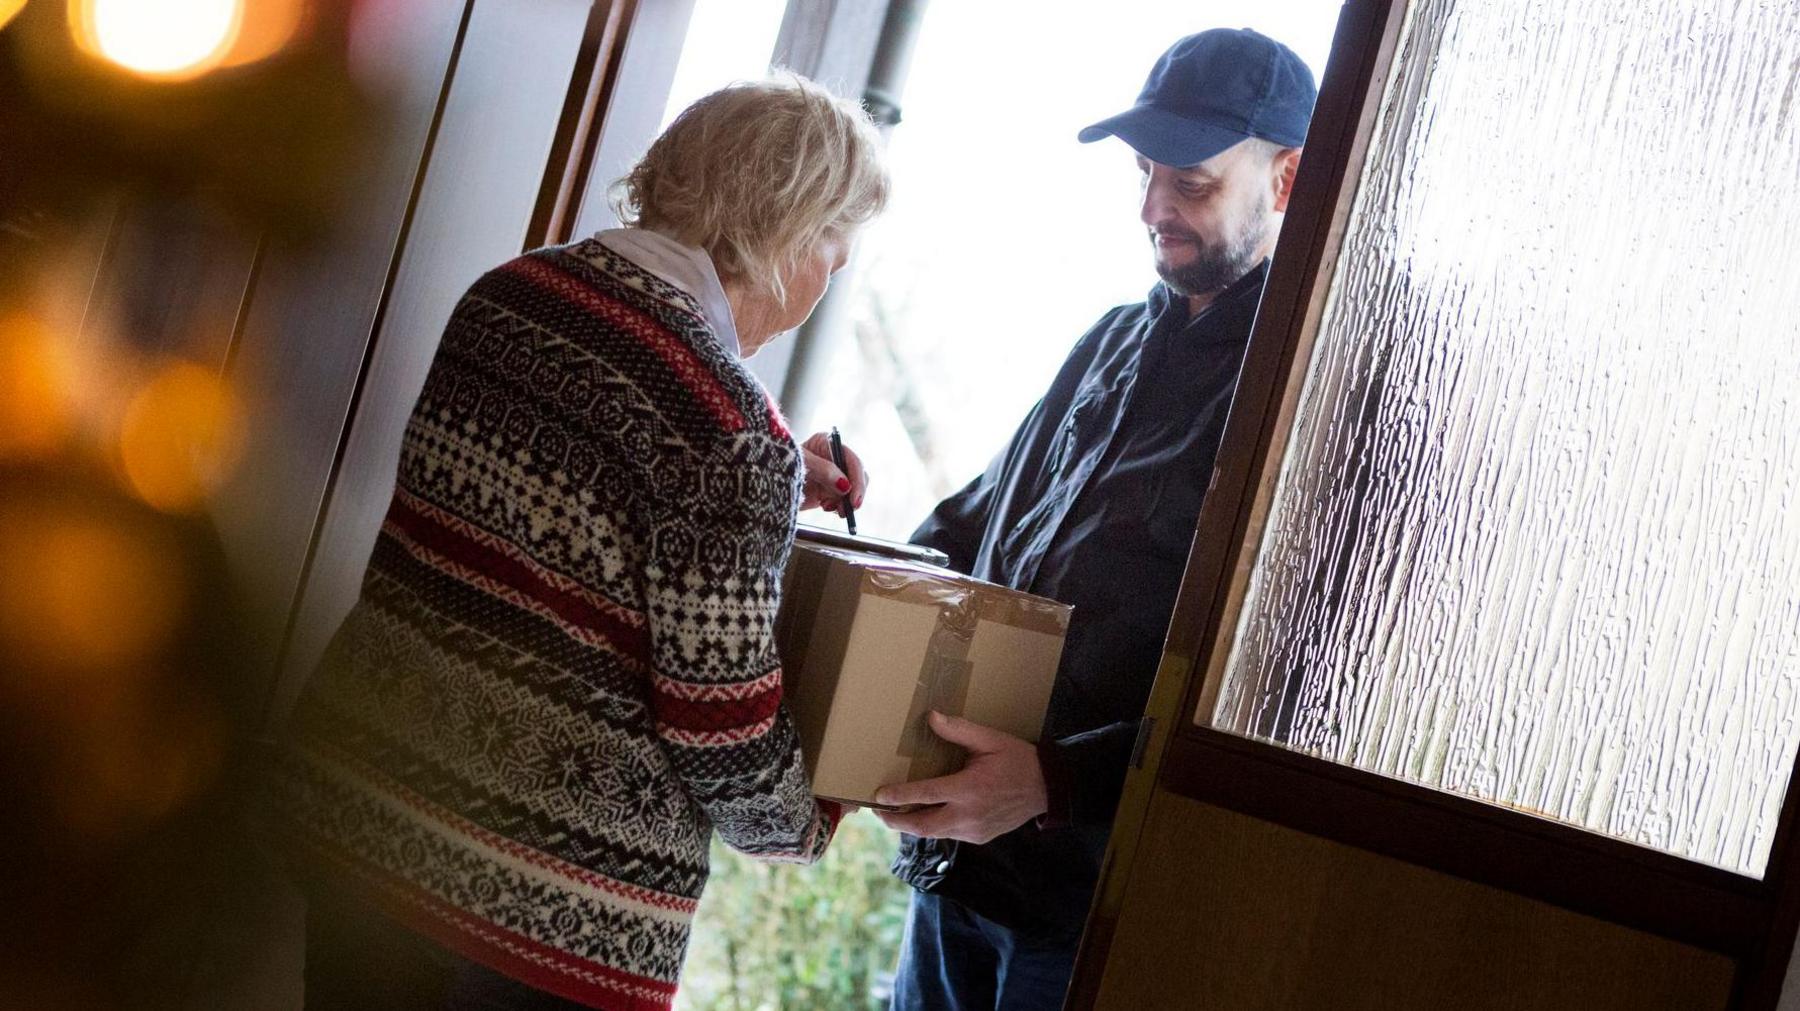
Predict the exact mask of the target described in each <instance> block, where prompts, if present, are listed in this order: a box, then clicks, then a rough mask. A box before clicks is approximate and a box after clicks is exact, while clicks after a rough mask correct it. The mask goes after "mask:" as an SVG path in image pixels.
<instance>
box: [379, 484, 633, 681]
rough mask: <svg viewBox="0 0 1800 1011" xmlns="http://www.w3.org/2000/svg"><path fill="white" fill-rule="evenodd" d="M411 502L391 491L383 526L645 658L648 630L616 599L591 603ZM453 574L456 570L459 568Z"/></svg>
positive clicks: (560, 582)
mask: <svg viewBox="0 0 1800 1011" xmlns="http://www.w3.org/2000/svg"><path fill="white" fill-rule="evenodd" d="M417 506H418V503H417V502H416V500H414V499H412V498H411V497H410V496H407V495H404V494H396V495H395V496H394V499H393V502H392V503H391V504H390V505H389V506H388V514H387V522H386V523H385V524H383V526H384V528H385V529H387V530H389V532H390V533H399V534H403V535H404V537H405V539H406V540H408V541H410V542H412V543H413V544H415V545H418V546H419V547H421V548H424V549H425V550H427V551H429V552H431V553H432V554H434V555H437V556H439V557H441V558H443V559H445V560H446V561H450V562H454V563H456V564H457V565H460V566H462V567H464V568H466V569H468V570H469V571H470V572H471V573H478V574H480V575H483V576H487V577H488V578H489V579H491V580H493V581H495V582H497V583H499V584H501V585H502V586H506V587H511V588H512V589H514V590H517V591H519V593H520V595H521V596H522V597H523V598H524V599H525V601H529V602H532V603H536V604H539V605H541V606H542V607H543V608H545V609H547V610H548V611H549V612H550V613H551V614H552V615H554V616H555V617H557V618H560V619H562V620H563V621H565V622H568V623H569V624H571V625H573V626H575V627H577V628H581V629H586V630H589V631H591V632H594V633H596V634H597V635H598V636H599V637H600V638H601V639H602V640H604V641H605V642H606V643H608V644H610V645H612V646H614V647H615V648H617V649H618V650H619V651H620V652H621V653H624V654H625V655H627V656H630V657H634V658H637V659H639V660H647V659H648V658H649V656H650V633H649V631H648V630H647V629H646V628H645V627H644V625H643V623H642V619H641V618H638V619H637V621H635V622H634V621H633V620H632V616H631V615H630V614H629V612H627V611H625V609H623V608H619V607H617V606H616V605H614V606H612V607H602V606H597V605H596V602H595V601H594V600H593V599H591V597H590V595H589V594H587V593H585V592H583V591H578V590H576V589H575V588H573V587H571V586H569V585H567V582H566V581H565V580H562V579H560V578H559V577H556V576H555V575H554V574H552V573H550V572H548V570H545V569H544V568H542V567H541V566H538V565H534V564H532V563H530V562H528V561H527V560H525V559H524V558H523V557H522V553H519V552H516V550H515V551H511V552H509V551H506V550H502V549H501V548H499V547H498V546H497V544H496V542H495V540H494V539H492V538H488V539H477V538H475V537H473V536H471V535H470V534H469V532H468V528H467V525H466V524H460V523H453V522H448V520H449V519H450V517H448V516H447V514H445V513H443V512H442V511H440V510H435V509H433V510H430V511H429V512H427V511H425V510H421V509H419V508H418V507H417ZM453 575H457V576H459V577H460V576H461V574H460V573H453ZM465 581H467V580H465ZM484 589H486V587H484ZM515 602H518V601H515ZM533 609H534V610H535V608H533Z"/></svg>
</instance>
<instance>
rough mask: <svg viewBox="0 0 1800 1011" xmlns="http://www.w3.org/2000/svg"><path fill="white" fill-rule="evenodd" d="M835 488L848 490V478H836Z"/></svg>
mask: <svg viewBox="0 0 1800 1011" xmlns="http://www.w3.org/2000/svg"><path fill="white" fill-rule="evenodd" d="M837 490H838V491H849V490H850V479H849V478H847V477H840V478H838V481H837Z"/></svg>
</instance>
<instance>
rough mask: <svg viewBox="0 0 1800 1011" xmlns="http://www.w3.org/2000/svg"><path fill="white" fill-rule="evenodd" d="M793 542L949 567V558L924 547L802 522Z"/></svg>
mask: <svg viewBox="0 0 1800 1011" xmlns="http://www.w3.org/2000/svg"><path fill="white" fill-rule="evenodd" d="M794 539H795V540H800V541H806V542H808V543H811V544H823V545H825V546H827V547H833V548H847V549H849V550H851V551H866V552H868V553H869V554H872V555H882V556H884V557H887V558H899V559H903V560H905V561H909V562H924V563H925V564H927V565H936V566H938V567H939V568H948V567H949V566H950V556H949V555H946V554H944V553H943V552H942V551H939V550H938V549H936V548H928V547H926V546H924V545H923V544H905V543H902V542H900V541H888V540H883V539H881V538H879V537H865V536H861V535H854V536H853V535H851V534H847V533H844V532H843V531H841V530H828V529H826V528H825V527H815V526H811V525H809V524H806V523H801V524H799V525H798V526H797V527H796V528H795V530H794Z"/></svg>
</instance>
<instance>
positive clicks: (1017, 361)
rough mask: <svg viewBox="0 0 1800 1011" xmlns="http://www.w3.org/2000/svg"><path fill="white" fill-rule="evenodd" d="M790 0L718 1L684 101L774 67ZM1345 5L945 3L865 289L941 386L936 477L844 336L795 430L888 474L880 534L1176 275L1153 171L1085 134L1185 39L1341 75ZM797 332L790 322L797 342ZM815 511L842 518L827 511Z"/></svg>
mask: <svg viewBox="0 0 1800 1011" xmlns="http://www.w3.org/2000/svg"><path fill="white" fill-rule="evenodd" d="M785 6H786V3H785V0H698V3H697V4H696V7H695V13H694V28H693V30H692V33H691V35H690V39H689V42H688V46H687V48H686V49H685V50H684V53H683V56H682V60H681V64H680V67H679V69H678V71H677V74H676V80H675V86H674V91H673V94H672V95H671V99H670V115H669V118H673V115H674V113H675V112H678V111H680V109H682V108H683V107H685V106H686V105H687V104H688V103H690V102H692V101H693V100H694V99H696V98H699V97H700V96H701V95H703V94H705V93H706V92H708V91H710V90H712V89H714V88H716V87H718V86H720V85H722V84H725V83H727V82H729V81H732V80H737V79H742V78H750V77H757V76H760V75H761V74H762V73H763V71H764V68H765V65H766V62H767V60H768V56H769V54H770V53H771V52H772V51H773V49H774V43H775V36H776V33H777V30H778V29H779V27H780V22H781V15H782V11H783V9H784V8H785ZM1338 7H1339V3H1338V0H1222V2H1214V3H1207V4H1192V3H1177V2H1171V0H1108V2H1107V3H1105V4H1103V5H1101V4H1094V3H1090V2H1077V0H1064V2H1055V3H1045V2H1038V3H1026V2H1022V0H937V2H934V3H932V4H931V6H930V7H929V8H928V9H927V11H926V14H925V20H924V23H923V26H922V29H921V32H920V36H919V40H918V48H917V50H916V51H915V53H914V57H913V63H912V70H911V74H910V76H909V78H908V80H907V82H906V89H905V92H904V94H903V96H902V100H901V105H902V108H903V116H904V121H903V122H902V123H901V124H900V125H899V126H897V127H896V128H895V129H894V132H893V135H892V137H891V140H890V150H889V157H890V161H889V164H890V167H891V170H892V173H893V177H894V195H893V199H892V201H891V202H890V205H889V209H888V212H887V214H886V215H885V217H884V218H883V219H882V220H880V221H878V222H877V223H876V224H874V225H873V226H871V227H870V228H869V229H868V231H867V232H866V233H865V234H864V236H863V238H862V241H861V243H860V247H859V250H858V254H857V256H858V259H857V264H856V266H855V267H854V268H853V276H852V277H851V279H850V280H851V283H853V284H857V285H859V286H861V287H860V289H859V296H860V297H859V298H858V299H857V303H858V310H859V311H858V315H860V316H862V317H864V318H867V317H868V315H869V313H870V311H871V309H872V308H873V307H874V306H876V305H877V304H878V305H879V306H880V307H881V309H882V310H883V312H884V314H885V315H886V317H887V318H888V320H889V322H890V326H891V328H892V330H893V332H894V333H895V334H896V335H897V338H898V342H899V345H900V350H901V352H902V355H903V357H904V360H905V362H906V366H907V368H908V369H909V371H910V372H911V375H912V378H913V380H914V381H915V388H916V389H917V390H918V391H919V394H920V396H921V398H922V401H923V407H924V414H925V416H926V417H927V418H928V419H929V423H930V427H931V431H932V436H933V445H934V447H935V450H936V453H937V455H938V456H939V458H940V467H939V469H938V470H937V472H935V473H932V472H928V471H927V470H926V468H925V467H924V466H923V465H921V463H920V461H919V460H918V458H917V454H916V452H915V450H914V447H913V445H912V443H911V441H910V440H909V439H908V437H907V433H906V430H905V429H904V428H903V427H902V425H901V423H900V419H899V416H898V414H897V413H896V412H895V411H894V410H893V408H892V406H891V404H890V403H889V402H888V396H889V393H890V390H889V389H887V388H886V387H884V386H882V385H881V384H880V383H879V382H878V381H877V379H878V377H879V375H880V372H879V371H877V370H872V369H871V368H870V367H869V365H868V363H866V362H865V361H864V357H863V354H862V352H861V351H859V347H858V344H857V343H856V342H855V341H853V340H851V339H849V337H848V335H845V336H844V338H843V339H841V340H838V341H836V342H835V344H834V345H833V348H832V351H831V357H830V358H829V360H828V363H827V375H828V376H829V380H828V384H827V389H826V391H825V393H824V395H823V396H822V397H821V399H820V402H819V403H818V404H817V405H815V407H814V409H813V410H811V411H809V412H807V414H806V415H805V416H798V417H794V418H793V419H792V421H793V422H794V425H795V429H796V431H799V432H801V433H805V432H811V431H815V430H818V429H822V428H827V427H830V426H831V425H834V424H835V425H837V426H838V427H839V428H840V429H842V430H843V433H844V437H845V441H846V442H848V443H849V444H851V445H852V446H855V447H856V448H857V449H858V451H859V452H860V453H861V454H862V455H863V458H864V459H865V460H866V461H867V462H868V465H869V468H870V471H871V473H872V474H873V476H874V480H873V483H872V485H871V488H870V492H869V498H868V501H867V502H866V503H865V507H864V509H863V510H862V511H861V512H860V513H859V516H858V519H859V521H860V523H859V527H860V528H861V530H862V531H863V532H865V533H872V534H876V535H879V536H887V537H893V538H896V539H904V538H905V537H906V535H907V534H908V533H910V532H911V531H912V529H913V527H914V526H916V525H917V524H918V522H919V520H921V519H923V518H924V516H925V514H926V513H927V512H928V511H929V510H930V508H931V506H932V505H933V504H935V503H936V502H937V500H938V499H939V498H941V497H942V495H943V494H945V493H946V492H949V491H953V490H954V489H955V488H957V487H960V486H961V485H962V484H963V483H964V482H966V481H967V480H969V479H970V478H972V477H974V476H975V475H976V474H978V473H979V472H980V471H981V469H982V468H983V467H985V466H986V465H987V463H988V461H989V460H990V459H991V458H992V457H993V456H994V454H995V453H997V452H998V451H999V450H1000V448H1001V447H1002V446H1003V445H1004V444H1005V442H1006V439H1007V438H1008V436H1010V435H1011V433H1012V431H1013V429H1014V428H1015V427H1016V426H1017V424H1018V422H1019V421H1020V419H1022V418H1023V417H1024V415H1025V413H1026V412H1027V411H1028V410H1030V408H1031V405H1032V404H1033V403H1034V402H1035V401H1036V400H1037V398H1038V396H1039V395H1040V394H1041V393H1042V392H1043V390H1044V388H1045V387H1046V386H1047V385H1048V384H1049V382H1050V379H1051V378H1052V377H1053V376H1054V375H1055V373H1056V369H1057V367H1058V366H1059V365H1060V364H1061V362H1062V360H1063V357H1064V356H1065V355H1066V354H1067V353H1068V351H1069V349H1070V347H1072V346H1073V344H1074V343H1075V341H1076V339H1077V338H1079V337H1080V336H1081V335H1082V333H1084V332H1085V331H1086V330H1087V328H1088V327H1089V325H1091V324H1092V323H1093V322H1094V320H1095V319H1097V318H1098V317H1099V316H1100V314H1101V313H1103V312H1105V311H1106V310H1107V309H1108V308H1111V307H1112V306H1114V305H1118V304H1120V303H1124V302H1135V301H1139V300H1141V299H1142V298H1143V297H1144V295H1145V293H1146V292H1147V291H1148V290H1149V288H1150V286H1151V285H1152V284H1153V283H1154V282H1155V280H1156V275H1155V272H1154V271H1153V270H1152V268H1151V263H1150V249H1149V244H1148V242H1147V240H1146V238H1145V235H1144V230H1143V227H1142V225H1141V224H1140V223H1139V221H1138V217H1137V198H1138V174H1137V170H1136V168H1135V166H1134V164H1133V160H1132V155H1131V152H1130V150H1129V149H1127V148H1126V147H1125V146H1124V145H1123V144H1121V143H1120V142H1118V141H1116V140H1107V141H1103V142H1100V143H1097V144H1091V145H1084V144H1079V143H1077V142H1076V140H1075V133H1076V131H1077V130H1079V129H1080V128H1081V127H1083V126H1085V125H1087V124H1088V123H1090V122H1093V121H1094V120H1097V119H1101V118H1104V117H1106V116H1109V115H1112V114H1113V113H1115V112H1118V111H1120V110H1122V109H1124V108H1126V107H1127V106H1129V105H1130V104H1131V101H1132V99H1133V98H1135V97H1136V95H1137V92H1138V89H1139V88H1140V87H1141V86H1142V84H1143V80H1144V76H1145V75H1146V74H1147V73H1148V72H1149V69H1150V66H1151V64H1152V63H1154V62H1155V60H1156V57H1157V56H1158V55H1160V54H1161V53H1162V51H1163V50H1164V49H1166V48H1167V47H1168V46H1169V44H1170V43H1172V42H1174V41H1175V40H1176V39H1178V38H1180V37H1181V36H1183V35H1188V34H1191V33H1193V32H1196V31H1201V30H1204V29H1206V28H1214V27H1250V28H1255V29H1256V30H1258V31H1260V32H1263V33H1264V34H1266V35H1269V36H1271V37H1273V38H1276V39H1279V40H1281V41H1282V42H1285V43H1286V44H1287V45H1289V46H1291V47H1292V48H1293V49H1294V50H1295V51H1296V52H1298V53H1299V54H1300V56H1301V57H1302V58H1303V59H1305V60H1306V61H1307V62H1308V63H1309V64H1310V65H1311V66H1312V68H1313V73H1314V76H1315V77H1318V76H1319V75H1321V74H1322V72H1323V70H1324V66H1325V58H1326V55H1327V54H1328V53H1329V51H1330V48H1331V36H1332V31H1333V29H1334V28H1335V26H1336V21H1337V11H1338ZM783 339H789V338H783ZM805 519H808V520H809V521H811V522H819V523H835V522H836V520H835V518H833V517H828V516H823V515H821V514H810V515H809V516H808V517H805Z"/></svg>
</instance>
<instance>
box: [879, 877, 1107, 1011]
mask: <svg viewBox="0 0 1800 1011" xmlns="http://www.w3.org/2000/svg"><path fill="white" fill-rule="evenodd" d="M1075 948H1076V944H1075V942H1073V941H1071V942H1067V943H1049V942H1044V941H1034V940H1032V939H1030V938H1027V937H1022V936H1020V935H1019V934H1018V933H1016V932H1015V931H1012V930H1009V929H1008V928H1006V927H1002V926H1001V925H999V924H998V923H995V922H994V921H992V920H990V919H988V918H986V917H984V916H981V915H979V914H977V913H973V912H971V911H969V909H968V908H966V907H965V906H963V905H962V904H961V903H958V902H956V901H955V900H953V899H945V898H940V897H939V896H936V895H932V894H930V893H929V892H914V893H913V897H912V908H911V910H910V911H909V912H908V913H907V917H906V939H905V940H904V941H902V942H901V944H900V968H899V970H898V971H896V972H895V974H894V1000H893V1004H892V1011H977V1009H979V1011H1055V1009H1056V1008H1060V1007H1062V1006H1063V996H1064V994H1065V993H1066V992H1067V991H1068V989H1069V976H1070V975H1071V974H1072V973H1073V972H1074V971H1075Z"/></svg>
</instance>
